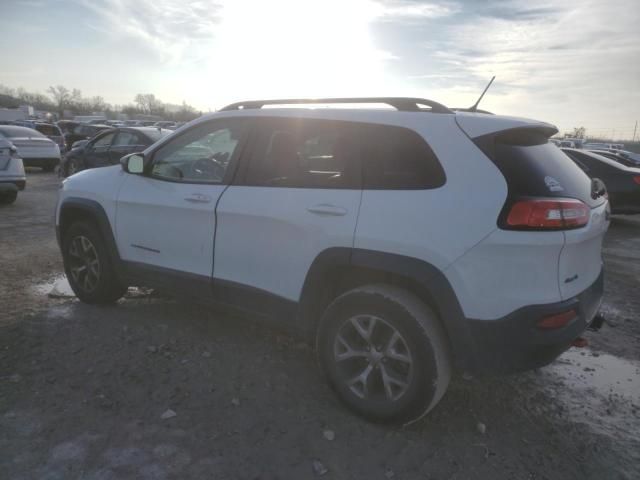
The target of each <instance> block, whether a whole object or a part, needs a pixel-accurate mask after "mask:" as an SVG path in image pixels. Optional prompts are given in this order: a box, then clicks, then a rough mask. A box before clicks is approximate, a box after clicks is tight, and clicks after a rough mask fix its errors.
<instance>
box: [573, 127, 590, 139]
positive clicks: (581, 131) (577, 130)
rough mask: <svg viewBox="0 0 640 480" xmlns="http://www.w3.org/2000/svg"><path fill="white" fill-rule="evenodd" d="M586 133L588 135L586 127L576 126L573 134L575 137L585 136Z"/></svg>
mask: <svg viewBox="0 0 640 480" xmlns="http://www.w3.org/2000/svg"><path fill="white" fill-rule="evenodd" d="M586 135H587V129H586V128H584V127H576V128H574V129H573V133H572V134H571V136H572V137H573V138H585V136H586Z"/></svg>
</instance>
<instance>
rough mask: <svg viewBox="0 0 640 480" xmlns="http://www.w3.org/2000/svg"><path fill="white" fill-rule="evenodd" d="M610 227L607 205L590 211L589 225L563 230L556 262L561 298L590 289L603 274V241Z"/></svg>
mask: <svg viewBox="0 0 640 480" xmlns="http://www.w3.org/2000/svg"><path fill="white" fill-rule="evenodd" d="M607 228H609V204H608V203H603V204H602V205H600V206H598V207H595V208H592V209H591V218H590V220H589V223H588V224H587V225H586V226H585V227H583V228H578V229H576V230H566V231H564V236H565V244H564V247H563V248H562V251H561V252H560V259H559V262H558V276H559V277H558V284H559V285H560V295H561V296H562V299H563V300H567V299H569V298H571V297H574V296H575V295H577V294H579V293H581V292H582V291H584V290H586V289H587V288H589V287H590V286H591V285H592V284H593V282H595V281H596V280H597V278H598V276H599V275H600V272H601V271H602V254H601V252H602V240H603V239H604V234H605V233H606V231H607Z"/></svg>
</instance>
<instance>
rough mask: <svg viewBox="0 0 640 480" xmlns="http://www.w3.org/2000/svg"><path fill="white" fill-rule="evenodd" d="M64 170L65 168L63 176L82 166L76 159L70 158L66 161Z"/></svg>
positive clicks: (69, 174) (74, 171)
mask: <svg viewBox="0 0 640 480" xmlns="http://www.w3.org/2000/svg"><path fill="white" fill-rule="evenodd" d="M65 170H66V172H65V173H66V175H65V176H67V177H70V176H71V175H73V174H74V173H78V172H79V171H80V170H82V166H81V165H80V162H79V160H78V159H76V158H71V159H69V161H68V162H67V164H66V166H65Z"/></svg>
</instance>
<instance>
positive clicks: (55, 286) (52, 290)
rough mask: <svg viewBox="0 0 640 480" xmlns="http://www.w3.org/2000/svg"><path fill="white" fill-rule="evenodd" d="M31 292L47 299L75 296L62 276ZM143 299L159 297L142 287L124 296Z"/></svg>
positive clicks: (37, 286)
mask: <svg viewBox="0 0 640 480" xmlns="http://www.w3.org/2000/svg"><path fill="white" fill-rule="evenodd" d="M31 291H32V293H33V294H34V295H36V296H47V297H49V298H61V299H64V298H76V294H75V293H73V290H72V289H71V285H69V281H68V280H67V277H66V276H65V275H64V274H62V275H57V276H55V277H54V278H53V279H52V280H49V281H47V282H43V283H39V284H37V285H34V286H33V287H31ZM145 297H160V295H159V294H158V293H157V292H154V291H153V290H152V289H150V288H143V287H129V290H128V291H127V293H126V294H125V298H145Z"/></svg>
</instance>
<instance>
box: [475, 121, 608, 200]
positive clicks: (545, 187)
mask: <svg viewBox="0 0 640 480" xmlns="http://www.w3.org/2000/svg"><path fill="white" fill-rule="evenodd" d="M474 142H475V143H476V145H478V146H479V147H480V149H481V150H482V151H483V152H484V153H485V154H486V155H487V156H488V157H489V158H490V159H491V160H493V162H494V163H495V165H496V166H497V167H498V169H499V170H500V172H502V175H503V176H504V177H505V180H506V181H507V185H508V187H509V197H510V198H511V199H515V198H520V197H569V198H577V199H579V200H582V201H583V202H585V203H586V204H587V205H589V206H597V205H599V204H601V203H602V201H603V200H602V199H601V198H598V199H594V198H592V197H591V180H590V179H589V177H588V176H587V175H586V174H585V173H584V172H583V171H582V170H581V169H580V167H578V165H576V163H575V162H573V161H572V160H571V159H570V158H569V157H567V155H565V151H564V150H560V149H559V148H557V147H556V146H555V145H553V144H552V143H549V142H548V139H547V135H546V131H544V130H538V129H528V128H522V129H513V130H507V131H506V132H502V133H498V134H490V135H486V136H482V137H478V138H476V139H474ZM584 163H585V164H586V166H587V167H588V168H590V169H591V168H593V167H592V165H591V164H590V163H588V162H584Z"/></svg>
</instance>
